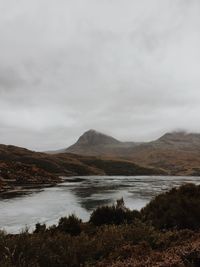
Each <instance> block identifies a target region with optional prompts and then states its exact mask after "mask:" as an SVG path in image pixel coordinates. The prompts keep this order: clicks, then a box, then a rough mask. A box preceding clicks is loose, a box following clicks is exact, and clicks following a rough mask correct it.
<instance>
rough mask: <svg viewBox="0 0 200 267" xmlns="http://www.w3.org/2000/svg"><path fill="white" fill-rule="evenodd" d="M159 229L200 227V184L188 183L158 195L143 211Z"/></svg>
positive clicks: (144, 215) (146, 217)
mask: <svg viewBox="0 0 200 267" xmlns="http://www.w3.org/2000/svg"><path fill="white" fill-rule="evenodd" d="M141 213H142V216H143V219H144V220H145V221H151V223H152V224H153V226H155V227H156V228H158V229H172V228H176V229H186V228H187V229H199V228H200V186H196V185H194V184H187V185H183V186H181V187H180V188H179V189H176V188H174V189H172V190H171V191H169V192H167V193H164V194H161V195H159V196H157V197H156V198H155V199H154V200H152V201H151V202H150V203H149V204H148V205H147V206H146V207H145V208H143V209H142V211H141Z"/></svg>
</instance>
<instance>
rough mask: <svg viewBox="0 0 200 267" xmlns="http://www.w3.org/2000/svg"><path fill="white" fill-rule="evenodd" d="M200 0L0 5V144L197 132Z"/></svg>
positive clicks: (57, 144)
mask: <svg viewBox="0 0 200 267" xmlns="http://www.w3.org/2000/svg"><path fill="white" fill-rule="evenodd" d="M199 10H200V2H199V1H198V0H191V1H187V0H166V1H159V0H151V1H149V0H127V1H123V0H102V1H98V0H84V1H83V0H60V1H56V0H50V1H47V0H30V1H26V0H19V1H17V2H14V1H12V0H7V1H3V0H0V15H1V16H0V57H1V62H0V143H2V144H12V145H17V146H21V147H26V148H29V149H33V150H39V151H46V150H54V149H60V148H65V147H68V146H69V145H71V144H72V143H74V142H75V141H76V140H77V138H78V137H79V136H80V135H81V134H83V132H85V131H87V130H89V129H91V128H92V129H95V130H97V131H100V132H103V133H105V134H108V135H111V136H113V137H115V138H117V139H119V140H121V141H151V140H154V139H156V138H158V137H160V136H161V135H163V134H164V133H166V132H171V131H177V130H185V131H189V132H200V125H198V121H199V114H200V105H199V102H200V90H199V89H200V50H199V47H200V31H199V27H200V16H199Z"/></svg>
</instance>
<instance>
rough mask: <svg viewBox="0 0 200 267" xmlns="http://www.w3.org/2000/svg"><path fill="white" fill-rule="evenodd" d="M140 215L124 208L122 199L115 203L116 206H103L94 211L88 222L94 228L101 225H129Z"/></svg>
mask: <svg viewBox="0 0 200 267" xmlns="http://www.w3.org/2000/svg"><path fill="white" fill-rule="evenodd" d="M139 217H140V213H139V212H138V211H136V210H134V211H131V210H129V209H127V208H126V207H125V206H124V202H123V199H122V200H118V201H117V205H113V206H103V207H99V208H97V209H96V210H94V211H93V212H92V214H91V216H90V222H91V223H93V224H94V225H96V226H100V225H103V224H116V225H119V224H123V223H131V222H133V221H134V219H136V218H139Z"/></svg>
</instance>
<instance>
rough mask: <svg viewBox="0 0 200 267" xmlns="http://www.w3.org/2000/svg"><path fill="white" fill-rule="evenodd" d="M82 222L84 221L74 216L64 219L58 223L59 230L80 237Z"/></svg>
mask: <svg viewBox="0 0 200 267" xmlns="http://www.w3.org/2000/svg"><path fill="white" fill-rule="evenodd" d="M81 222H82V221H81V220H80V219H79V218H77V217H76V216H75V215H73V214H72V215H70V216H68V217H62V218H60V220H59V223H58V230H60V231H62V232H65V233H68V234H70V235H72V236H75V235H79V234H80V233H81Z"/></svg>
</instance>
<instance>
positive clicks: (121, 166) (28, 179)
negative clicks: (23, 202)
mask: <svg viewBox="0 0 200 267" xmlns="http://www.w3.org/2000/svg"><path fill="white" fill-rule="evenodd" d="M151 174H155V175H158V174H165V172H164V171H163V170H161V169H156V168H149V167H143V166H140V165H138V164H134V163H133V162H131V161H127V160H120V159H114V158H113V159H107V158H98V157H89V156H87V157H85V156H79V155H74V154H69V153H65V154H63V153H61V154H56V155H49V154H46V153H39V152H33V151H30V150H28V149H24V148H20V147H15V146H6V145H0V190H1V191H7V190H10V189H15V188H16V186H24V185H44V184H48V185H51V184H55V183H58V182H60V181H61V179H60V178H59V177H60V176H75V175H151Z"/></svg>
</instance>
